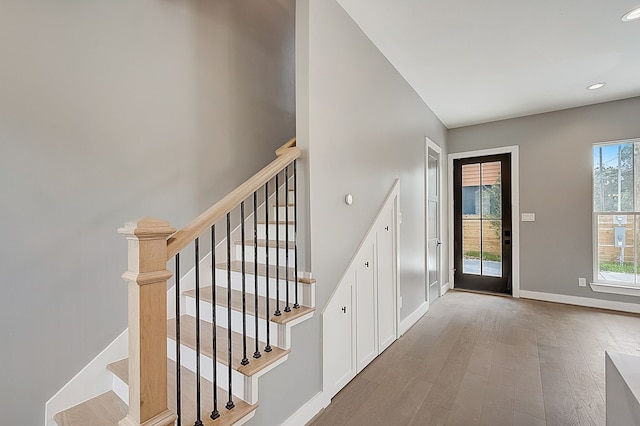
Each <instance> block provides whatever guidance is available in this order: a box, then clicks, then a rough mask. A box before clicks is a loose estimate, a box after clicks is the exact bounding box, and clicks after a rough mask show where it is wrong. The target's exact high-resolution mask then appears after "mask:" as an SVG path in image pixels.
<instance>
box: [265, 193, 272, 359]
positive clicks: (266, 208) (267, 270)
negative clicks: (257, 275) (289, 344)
mask: <svg viewBox="0 0 640 426" xmlns="http://www.w3.org/2000/svg"><path fill="white" fill-rule="evenodd" d="M264 199H265V203H264V205H265V208H264V220H265V222H266V226H265V235H264V236H265V241H266V242H267V249H266V250H265V265H264V266H265V269H266V271H265V275H264V276H265V281H266V283H267V297H266V299H267V300H266V307H265V308H266V311H265V312H266V313H267V318H266V322H267V346H265V347H264V351H265V352H271V341H270V335H269V334H270V330H269V329H270V326H269V324H270V323H271V321H269V312H270V311H269V248H270V246H271V242H270V241H269V182H266V183H265V184H264Z"/></svg>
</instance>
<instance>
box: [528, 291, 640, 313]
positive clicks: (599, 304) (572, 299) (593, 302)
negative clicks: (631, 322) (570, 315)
mask: <svg viewBox="0 0 640 426" xmlns="http://www.w3.org/2000/svg"><path fill="white" fill-rule="evenodd" d="M520 297H521V298H522V299H533V300H543V301H545V302H556V303H565V304H567V305H576V306H585V307H588V308H599V309H610V310H612V311H621V312H631V313H635V314H638V313H640V304H638V303H628V302H616V301H613V300H602V299H592V298H590V297H578V296H567V295H564V294H555V293H542V292H538V291H527V290H520Z"/></svg>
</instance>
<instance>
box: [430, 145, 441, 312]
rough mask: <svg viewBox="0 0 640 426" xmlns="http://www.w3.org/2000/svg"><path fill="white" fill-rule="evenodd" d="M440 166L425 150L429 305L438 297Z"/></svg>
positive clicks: (435, 153)
mask: <svg viewBox="0 0 640 426" xmlns="http://www.w3.org/2000/svg"><path fill="white" fill-rule="evenodd" d="M439 171H440V165H439V154H438V153H437V152H435V151H434V150H432V149H431V148H429V149H428V150H427V281H428V283H429V290H428V291H429V295H428V300H429V304H431V303H433V302H434V301H435V300H436V299H437V298H438V297H440V286H441V284H440V251H441V250H440V246H441V242H440V173H439Z"/></svg>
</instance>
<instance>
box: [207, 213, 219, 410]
mask: <svg viewBox="0 0 640 426" xmlns="http://www.w3.org/2000/svg"><path fill="white" fill-rule="evenodd" d="M216 285H217V280H216V225H215V224H214V225H212V226H211V322H212V325H211V328H212V330H211V347H212V349H213V351H212V352H213V357H212V358H213V362H212V364H213V411H211V415H210V416H209V417H211V418H212V419H213V420H215V419H217V418H218V417H220V412H219V411H218V368H217V364H216V359H217V354H218V342H217V339H216V334H217V333H216V331H217V322H216Z"/></svg>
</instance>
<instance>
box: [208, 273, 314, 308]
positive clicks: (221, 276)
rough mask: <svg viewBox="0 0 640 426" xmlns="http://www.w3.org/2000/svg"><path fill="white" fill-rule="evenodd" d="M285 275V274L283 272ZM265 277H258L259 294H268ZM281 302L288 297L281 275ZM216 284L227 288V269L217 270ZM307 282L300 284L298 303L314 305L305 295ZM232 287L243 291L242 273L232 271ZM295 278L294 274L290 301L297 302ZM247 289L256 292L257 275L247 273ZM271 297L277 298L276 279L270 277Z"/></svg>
mask: <svg viewBox="0 0 640 426" xmlns="http://www.w3.org/2000/svg"><path fill="white" fill-rule="evenodd" d="M283 275H284V274H283ZM265 281H266V278H265V277H258V295H259V296H265V297H266V296H267V288H266V284H265ZM278 282H279V286H280V302H281V303H282V302H283V301H284V300H285V297H286V289H287V283H286V280H285V278H284V277H280V280H279V281H278ZM216 284H217V286H218V287H221V288H222V289H226V286H227V271H225V270H222V269H217V270H216ZM305 285H307V284H298V303H299V304H301V305H304V306H312V305H311V304H310V302H311V301H309V300H306V299H305V298H304V296H303V294H304V292H303V288H304V286H305ZM231 288H232V289H234V290H238V291H242V273H240V272H231ZM295 288H296V287H295V278H294V277H293V276H292V277H290V280H289V303H294V302H295ZM245 290H246V292H247V294H251V295H253V294H255V275H249V274H247V278H246V283H245ZM269 298H270V299H275V298H276V279H275V278H269Z"/></svg>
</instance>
